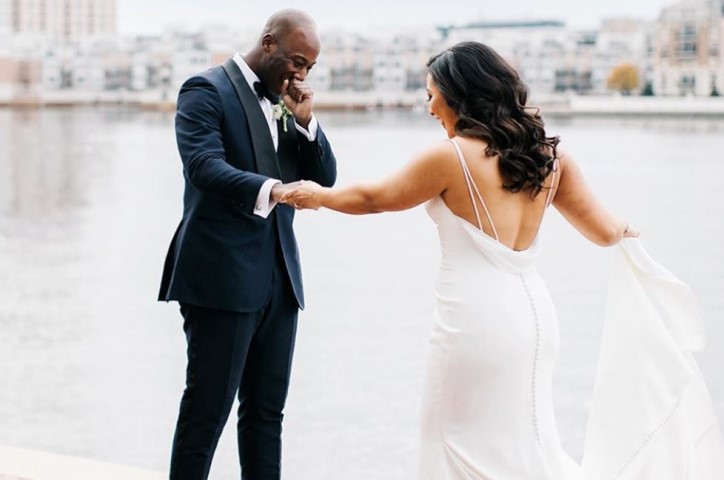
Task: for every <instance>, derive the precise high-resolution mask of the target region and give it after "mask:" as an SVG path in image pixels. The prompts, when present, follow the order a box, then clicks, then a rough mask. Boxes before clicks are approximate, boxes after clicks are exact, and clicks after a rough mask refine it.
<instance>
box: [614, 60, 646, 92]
mask: <svg viewBox="0 0 724 480" xmlns="http://www.w3.org/2000/svg"><path fill="white" fill-rule="evenodd" d="M638 86H639V71H638V69H637V68H636V65H633V64H631V63H619V64H618V65H616V66H615V67H613V69H612V70H611V74H610V75H609V76H608V88H609V89H610V90H616V91H617V92H621V93H623V94H624V95H628V94H629V93H631V92H632V91H633V90H636V89H637V88H638Z"/></svg>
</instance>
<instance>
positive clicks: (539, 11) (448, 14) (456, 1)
mask: <svg viewBox="0 0 724 480" xmlns="http://www.w3.org/2000/svg"><path fill="white" fill-rule="evenodd" d="M672 3H674V2H673V1H672V0H594V1H590V0H589V1H586V0H538V1H536V0H495V1H494V0H483V1H474V0H439V1H437V2H434V1H430V0H417V1H410V0H307V1H305V2H288V1H281V0H117V4H118V16H119V18H118V24H119V30H120V32H121V33H160V32H161V30H162V29H163V27H164V25H168V24H174V25H179V24H181V25H188V26H190V27H192V28H195V27H198V26H199V24H201V23H211V22H219V21H221V22H226V23H232V24H234V25H236V26H239V27H244V28H247V27H248V28H254V29H260V28H261V26H262V25H263V24H264V22H265V20H266V19H267V17H268V16H269V15H270V14H271V13H273V12H275V11H276V10H279V9H281V8H285V7H290V6H294V7H296V8H302V9H303V10H306V11H307V12H309V13H310V14H312V15H313V16H314V17H315V19H316V20H317V23H318V25H319V27H320V30H322V31H324V30H328V29H332V28H335V29H336V28H342V29H353V30H361V29H364V28H365V27H368V26H383V27H394V26H400V27H409V26H417V25H420V26H428V25H445V24H455V25H458V24H464V23H468V22H471V21H476V20H520V19H553V20H562V21H565V22H566V24H567V25H568V26H571V27H596V26H598V25H599V22H600V21H601V19H603V18H606V17H633V18H641V19H644V20H654V19H656V17H657V16H658V14H659V12H660V11H661V9H662V8H663V7H665V6H668V5H670V4H672Z"/></svg>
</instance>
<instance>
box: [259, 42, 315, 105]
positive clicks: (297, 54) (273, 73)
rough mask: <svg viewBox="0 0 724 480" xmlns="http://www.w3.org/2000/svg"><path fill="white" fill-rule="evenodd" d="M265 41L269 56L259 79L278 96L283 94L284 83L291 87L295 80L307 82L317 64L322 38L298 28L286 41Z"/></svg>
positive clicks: (265, 58) (265, 60)
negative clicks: (285, 81)
mask: <svg viewBox="0 0 724 480" xmlns="http://www.w3.org/2000/svg"><path fill="white" fill-rule="evenodd" d="M262 41H263V42H264V46H265V47H266V49H265V52H266V55H265V56H264V61H263V63H262V71H261V72H259V76H260V77H261V80H262V81H263V82H264V83H265V84H266V86H267V88H268V89H269V90H270V91H271V92H272V93H274V94H277V95H278V94H280V93H281V90H282V84H283V83H284V80H289V84H290V85H292V84H293V83H294V80H297V81H300V82H303V81H304V79H305V78H307V74H309V71H310V70H311V69H312V67H313V66H314V64H315V63H316V62H317V56H318V55H319V48H320V46H319V37H318V36H317V34H316V32H315V31H313V30H311V29H309V28H306V29H305V28H297V29H295V30H292V31H291V32H290V33H289V34H287V35H286V37H284V38H274V36H273V35H271V34H269V35H267V36H265V37H264V39H263V40H262Z"/></svg>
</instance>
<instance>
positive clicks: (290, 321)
mask: <svg viewBox="0 0 724 480" xmlns="http://www.w3.org/2000/svg"><path fill="white" fill-rule="evenodd" d="M319 50H320V39H319V35H318V33H317V28H316V25H315V23H314V21H313V20H312V18H311V17H309V15H307V14H306V13H304V12H300V11H298V10H283V11H280V12H278V13H276V14H274V15H273V16H272V17H271V18H269V20H268V21H267V24H266V26H265V27H264V31H263V32H262V35H261V36H260V38H259V41H258V42H257V43H256V45H255V46H254V47H253V48H252V49H251V51H249V52H248V53H247V54H246V55H243V56H242V55H241V54H238V53H237V54H236V55H235V56H234V57H233V58H231V59H229V60H227V61H226V63H224V64H223V65H221V66H218V67H214V68H211V69H209V70H207V71H205V72H203V73H201V74H199V75H197V76H194V77H192V78H190V79H189V80H187V81H186V82H185V83H184V85H183V86H182V87H181V91H180V93H179V97H178V104H177V112H176V139H177V143H178V149H179V153H180V156H181V161H182V162H183V174H184V180H185V192H184V211H183V219H182V220H181V223H180V225H179V227H178V229H177V230H176V233H175V235H174V237H173V240H172V241H171V246H170V248H169V251H168V255H167V257H166V263H165V266H164V271H163V279H162V282H161V289H160V293H159V300H164V301H169V300H176V301H178V302H179V304H180V308H181V314H182V315H183V318H184V332H185V333H186V340H187V344H188V348H187V356H188V365H187V369H186V388H185V390H184V393H183V397H182V399H181V406H180V409H179V416H178V422H177V425H176V433H175V435H174V440H173V451H172V454H171V472H170V478H171V480H182V479H183V480H200V479H206V478H207V477H208V474H209V468H210V466H211V460H212V457H213V454H214V450H215V448H216V444H217V442H218V439H219V436H220V435H221V431H222V429H223V427H224V424H225V423H226V420H227V418H228V416H229V412H230V410H231V406H232V404H233V401H234V397H235V396H236V395H237V394H238V398H239V403H240V405H239V412H238V425H237V430H238V442H239V459H240V463H241V470H242V478H243V479H244V480H272V479H279V478H280V465H281V425H282V416H283V415H282V411H283V408H284V403H285V400H286V396H287V390H288V386H289V374H290V368H291V362H292V352H293V349H294V339H295V333H296V326H297V312H298V310H299V309H300V308H304V294H303V291H302V279H301V269H300V264H299V256H298V251H297V244H296V240H295V237H294V231H293V229H292V222H293V220H294V209H293V208H292V207H290V206H288V205H283V204H277V202H278V200H279V198H280V197H281V195H282V194H283V193H284V192H285V191H286V190H288V188H289V184H293V182H296V181H298V180H300V179H309V180H314V181H316V182H318V183H320V184H322V185H326V186H331V185H332V184H334V181H335V179H336V160H335V158H334V154H333V153H332V150H331V148H330V145H329V143H328V142H327V139H326V137H325V135H324V133H323V131H322V129H321V128H320V126H319V124H318V123H317V120H316V118H315V117H314V115H313V114H312V104H313V96H314V93H313V91H312V89H311V87H310V86H309V85H308V84H307V83H306V82H305V79H306V77H307V74H308V73H309V70H310V69H311V68H312V67H313V66H314V63H315V62H316V59H317V56H318V54H319ZM279 97H281V100H282V101H283V104H284V105H285V108H282V107H281V104H280V103H278V101H279Z"/></svg>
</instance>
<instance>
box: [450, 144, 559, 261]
mask: <svg viewBox="0 0 724 480" xmlns="http://www.w3.org/2000/svg"><path fill="white" fill-rule="evenodd" d="M453 141H454V142H457V144H458V145H459V147H460V151H461V153H462V155H463V157H464V159H465V162H466V164H467V168H468V170H469V172H470V178H471V179H472V182H473V184H474V185H471V186H470V187H471V188H472V195H471V191H470V189H469V187H468V183H467V182H466V176H465V173H464V170H463V166H462V164H461V162H460V160H459V159H458V155H457V152H456V150H455V148H454V145H453V144H452V143H451V145H450V156H451V160H450V161H449V162H447V163H448V165H450V166H451V168H457V170H458V172H459V175H458V174H455V175H451V180H450V185H449V187H448V188H447V189H446V190H445V192H443V194H442V198H443V201H444V202H445V204H446V205H447V207H448V208H449V209H450V211H452V212H453V213H454V214H455V215H457V216H458V217H460V218H462V219H464V220H466V221H467V222H469V223H471V224H472V225H475V226H476V227H477V226H478V219H477V216H476V213H475V208H474V207H473V198H474V199H475V202H476V205H477V209H478V213H479V216H480V222H481V223H482V226H483V231H484V232H485V234H487V235H488V236H490V237H492V238H496V233H497V238H498V241H500V243H502V244H504V245H506V246H508V247H509V248H511V249H513V250H526V249H527V248H528V247H530V246H531V244H532V243H533V241H534V240H535V238H536V235H537V234H538V230H539V227H540V224H541V220H542V218H543V212H544V211H545V207H546V203H547V199H548V198H549V192H550V189H549V188H544V189H543V190H542V191H541V192H540V194H538V195H537V196H536V197H535V198H533V199H531V196H530V192H529V191H528V190H524V191H521V192H518V193H512V192H510V191H508V190H506V189H504V188H503V177H502V175H501V172H500V169H499V165H498V162H499V157H498V156H493V157H488V156H487V155H486V153H485V149H486V147H487V144H486V143H485V142H484V141H482V140H479V139H474V138H465V137H456V138H454V139H453ZM554 175H557V173H556V172H553V173H551V174H550V175H549V176H548V178H547V179H546V182H545V185H546V187H550V186H551V184H552V183H554V182H553V176H554ZM555 183H556V184H554V185H553V191H552V192H551V195H550V198H552V196H553V195H555V190H556V188H557V182H555ZM475 187H477V189H478V191H479V192H480V195H481V196H482V199H483V201H484V202H485V205H484V206H483V205H482V204H481V203H480V201H479V200H478V199H477V195H476V193H475ZM471 196H472V198H471ZM486 208H487V211H488V213H489V214H490V218H491V219H492V222H493V223H492V225H491V223H490V220H489V219H488V216H487V215H486V214H485V210H486Z"/></svg>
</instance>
